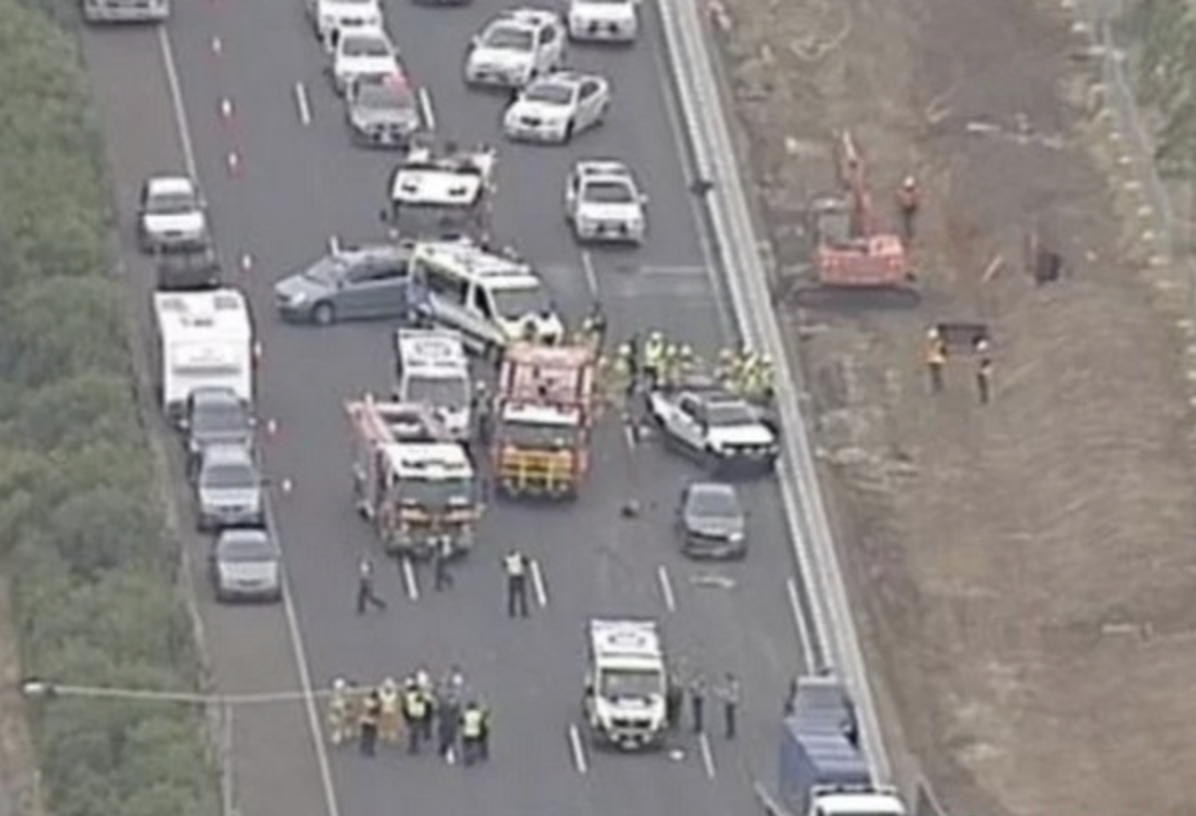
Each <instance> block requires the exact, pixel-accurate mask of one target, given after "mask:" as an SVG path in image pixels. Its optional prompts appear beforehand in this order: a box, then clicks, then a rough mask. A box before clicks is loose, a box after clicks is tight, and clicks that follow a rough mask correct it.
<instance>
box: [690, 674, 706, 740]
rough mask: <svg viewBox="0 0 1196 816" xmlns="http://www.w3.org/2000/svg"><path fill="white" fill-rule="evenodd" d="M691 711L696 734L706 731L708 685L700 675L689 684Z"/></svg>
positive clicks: (695, 676)
mask: <svg viewBox="0 0 1196 816" xmlns="http://www.w3.org/2000/svg"><path fill="white" fill-rule="evenodd" d="M689 711H690V718H691V719H692V720H693V727H694V733H695V734H701V733H703V732H704V731H705V730H706V719H705V713H706V683H705V681H704V680H703V679H702V678H701V676H700V675H694V678H693V680H692V681H690V684H689Z"/></svg>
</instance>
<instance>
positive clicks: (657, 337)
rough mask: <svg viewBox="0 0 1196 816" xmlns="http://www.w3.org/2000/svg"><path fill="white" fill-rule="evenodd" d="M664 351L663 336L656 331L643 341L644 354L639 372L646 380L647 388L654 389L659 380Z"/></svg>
mask: <svg viewBox="0 0 1196 816" xmlns="http://www.w3.org/2000/svg"><path fill="white" fill-rule="evenodd" d="M665 351H666V346H665V341H664V335H663V334H661V333H660V332H658V331H654V332H652V333H651V334H649V335H648V339H647V340H645V341H644V349H643V352H644V354H643V359H642V361H641V363H642V364H641V365H640V370H641V371H642V372H643V374H644V376H645V377H646V378H647V380H648V385H649V387H655V386H656V384H657V382H658V381H659V380H660V375H661V368H662V366H663V365H664V356H665Z"/></svg>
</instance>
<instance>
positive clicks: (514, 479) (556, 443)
mask: <svg viewBox="0 0 1196 816" xmlns="http://www.w3.org/2000/svg"><path fill="white" fill-rule="evenodd" d="M595 377H596V366H595V357H594V352H593V350H592V349H591V348H590V347H588V346H543V345H537V344H533V343H516V344H515V345H513V346H511V348H509V349H508V350H507V353H506V355H505V356H504V358H503V362H502V368H501V370H500V371H499V380H498V389H497V395H496V396H497V399H496V403H495V411H494V431H493V436H494V443H493V453H492V457H491V461H492V462H493V463H494V471H495V481H496V482H497V485H498V488H499V489H500V490H502V492H503V493H504V494H505V495H508V496H511V497H521V496H543V497H548V498H573V497H575V496H576V495H577V492H578V490H579V489H580V487H581V484H582V482H583V481H584V480H585V475H586V472H587V470H588V469H589V458H590V432H591V429H592V426H593V423H594V421H595V413H596V412H597V410H598V408H599V405H600V403H599V400H598V389H597V383H596V381H595Z"/></svg>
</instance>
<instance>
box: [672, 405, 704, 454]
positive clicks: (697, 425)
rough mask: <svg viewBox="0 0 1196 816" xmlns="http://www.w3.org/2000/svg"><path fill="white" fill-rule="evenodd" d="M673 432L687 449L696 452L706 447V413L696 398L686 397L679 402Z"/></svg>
mask: <svg viewBox="0 0 1196 816" xmlns="http://www.w3.org/2000/svg"><path fill="white" fill-rule="evenodd" d="M673 432H674V434H676V436H677V439H678V440H680V441H681V442H682V443H684V444H685V445H686V447H689V448H692V449H694V450H702V449H703V448H705V447H706V412H705V411H704V410H703V408H702V404H701V403H700V402H699V401H698V400H697V399H695V398H694V397H692V396H689V395H686V396H683V397H681V399H680V400H679V401H678V402H677V410H676V411H675V412H674V414H673Z"/></svg>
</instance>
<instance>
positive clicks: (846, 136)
mask: <svg viewBox="0 0 1196 816" xmlns="http://www.w3.org/2000/svg"><path fill="white" fill-rule="evenodd" d="M839 183H840V184H842V185H843V189H844V190H845V191H846V193H847V195H848V198H849V200H850V202H851V237H853V238H868V237H870V236H872V235H875V234H876V223H875V214H874V212H873V208H872V191H871V190H870V189H869V188H868V165H867V162H866V161H865V159H864V154H863V153H862V152H860V149H859V146H858V145H857V144H856V141H855V137H853V136H852V135H851V131H849V130H845V131H843V133H842V135H841V136H840V137H839Z"/></svg>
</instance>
